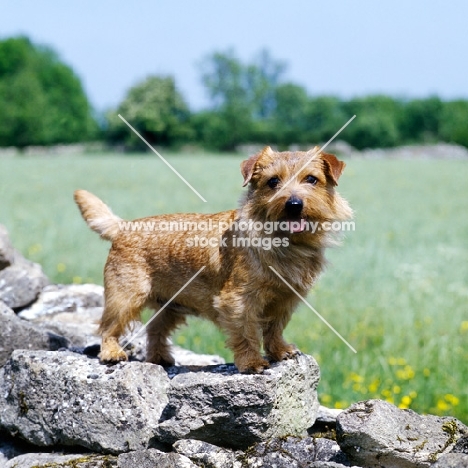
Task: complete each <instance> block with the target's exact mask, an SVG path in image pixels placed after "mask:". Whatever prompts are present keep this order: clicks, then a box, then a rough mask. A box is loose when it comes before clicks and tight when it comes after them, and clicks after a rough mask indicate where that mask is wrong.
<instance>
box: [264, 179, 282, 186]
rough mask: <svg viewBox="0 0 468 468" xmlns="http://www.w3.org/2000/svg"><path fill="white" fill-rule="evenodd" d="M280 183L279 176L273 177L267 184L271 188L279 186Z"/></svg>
mask: <svg viewBox="0 0 468 468" xmlns="http://www.w3.org/2000/svg"><path fill="white" fill-rule="evenodd" d="M279 183H280V180H279V178H278V177H272V178H271V179H270V180H269V181H268V182H267V185H268V187H270V188H276V187H278V184H279Z"/></svg>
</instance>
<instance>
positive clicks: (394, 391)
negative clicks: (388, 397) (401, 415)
mask: <svg viewBox="0 0 468 468" xmlns="http://www.w3.org/2000/svg"><path fill="white" fill-rule="evenodd" d="M400 392H401V387H400V386H399V385H394V386H393V393H400Z"/></svg>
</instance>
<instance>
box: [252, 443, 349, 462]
mask: <svg viewBox="0 0 468 468" xmlns="http://www.w3.org/2000/svg"><path fill="white" fill-rule="evenodd" d="M248 460H249V463H250V465H251V466H262V465H259V464H260V463H262V462H264V463H265V465H266V466H275V465H277V466H278V467H282V466H284V467H289V466H291V467H297V468H301V467H303V466H309V465H310V464H311V463H312V462H334V463H338V464H348V459H347V457H346V455H345V454H344V453H343V452H342V451H341V449H340V447H339V445H338V444H337V443H336V442H335V441H333V440H330V439H323V438H317V439H316V438H313V437H304V438H297V437H287V438H282V439H271V440H268V441H266V442H261V443H259V444H257V445H256V446H254V447H252V448H251V449H250V450H249V452H248ZM250 465H249V466H250Z"/></svg>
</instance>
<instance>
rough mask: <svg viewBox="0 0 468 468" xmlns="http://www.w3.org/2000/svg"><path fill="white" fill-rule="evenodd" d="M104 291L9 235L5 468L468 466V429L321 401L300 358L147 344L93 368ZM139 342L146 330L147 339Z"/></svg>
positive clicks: (4, 293)
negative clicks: (245, 367) (251, 362)
mask: <svg viewBox="0 0 468 468" xmlns="http://www.w3.org/2000/svg"><path fill="white" fill-rule="evenodd" d="M102 306H103V290H102V288H101V287H100V286H97V285H51V284H49V281H48V279H47V277H46V276H45V275H44V273H43V271H42V269H41V267H40V266H39V265H37V264H34V263H32V262H29V261H27V260H25V259H24V258H23V257H22V256H21V255H20V254H19V253H18V252H17V251H15V249H14V248H13V246H12V245H11V242H10V240H9V239H8V234H7V232H6V230H5V229H4V228H3V227H2V226H0V327H1V335H0V468H4V467H5V468H6V467H8V468H13V467H15V468H33V467H34V468H40V467H42V468H51V467H74V468H91V467H102V468H109V467H120V468H134V467H139V468H145V467H148V468H149V467H162V468H164V467H187V468H188V467H212V468H228V467H237V468H243V467H252V468H253V467H277V468H282V467H285V468H286V467H288V468H290V467H292V468H295V467H297V468H300V467H316V468H320V467H324V468H325V467H335V468H339V467H345V466H360V467H392V468H394V467H426V466H427V467H428V466H434V467H451V466H453V467H455V466H456V467H463V466H468V428H467V427H466V426H465V425H464V424H462V423H461V422H460V421H458V420H456V419H454V418H450V417H443V418H442V417H436V416H431V415H427V416H422V415H419V414H417V413H415V412H413V411H411V410H400V409H398V408H396V407H395V406H393V405H391V404H389V403H386V402H383V401H380V400H368V401H363V402H358V403H356V404H354V405H352V406H351V407H350V408H348V409H346V410H344V411H338V410H330V409H327V408H324V407H322V406H319V401H318V397H317V385H318V383H319V375H320V372H319V367H318V365H317V363H316V362H315V360H314V358H313V357H311V356H307V355H304V354H301V355H299V356H297V357H295V358H294V359H291V360H287V361H284V362H281V363H275V364H272V366H271V368H270V369H268V370H266V371H264V373H262V374H259V375H247V374H239V372H238V371H237V369H236V368H235V366H234V365H233V364H226V363H224V361H223V360H222V359H221V358H220V357H219V356H207V355H196V354H194V353H191V352H190V351H188V350H183V349H181V348H177V347H174V348H175V349H174V351H175V357H176V365H175V366H173V367H171V368H167V369H163V368H162V367H160V366H157V365H153V364H148V363H145V362H144V359H145V338H144V336H142V337H140V338H139V339H138V340H136V341H135V342H134V343H133V345H132V347H131V348H130V349H129V358H130V359H129V361H128V362H124V363H119V364H117V365H114V366H107V365H102V364H100V363H99V360H98V359H97V354H98V352H99V337H98V336H97V334H96V325H95V322H96V319H97V318H99V316H100V314H101V312H102ZM142 335H143V334H142Z"/></svg>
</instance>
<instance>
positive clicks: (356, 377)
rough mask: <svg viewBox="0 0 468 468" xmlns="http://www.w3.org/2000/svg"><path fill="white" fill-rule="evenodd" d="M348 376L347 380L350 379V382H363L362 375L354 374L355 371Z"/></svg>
mask: <svg viewBox="0 0 468 468" xmlns="http://www.w3.org/2000/svg"><path fill="white" fill-rule="evenodd" d="M348 378H349V380H351V382H356V383H361V382H364V377H362V376H360V375H359V374H356V372H351V373H350V374H349V376H348Z"/></svg>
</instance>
